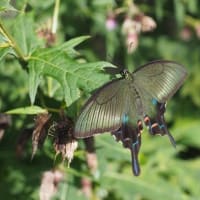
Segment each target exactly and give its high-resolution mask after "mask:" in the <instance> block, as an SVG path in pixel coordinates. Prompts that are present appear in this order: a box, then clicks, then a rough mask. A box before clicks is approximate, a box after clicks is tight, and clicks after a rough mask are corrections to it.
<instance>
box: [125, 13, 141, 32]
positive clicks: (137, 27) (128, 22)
mask: <svg viewBox="0 0 200 200" xmlns="http://www.w3.org/2000/svg"><path fill="white" fill-rule="evenodd" d="M140 31H141V23H140V22H138V21H136V20H133V19H131V18H129V17H128V18H126V19H125V20H124V22H123V24H122V33H123V34H124V35H128V34H129V33H139V32H140Z"/></svg>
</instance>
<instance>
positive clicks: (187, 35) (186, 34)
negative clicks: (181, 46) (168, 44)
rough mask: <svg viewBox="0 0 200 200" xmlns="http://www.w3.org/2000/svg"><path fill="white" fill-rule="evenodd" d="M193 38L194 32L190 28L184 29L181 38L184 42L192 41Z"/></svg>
mask: <svg viewBox="0 0 200 200" xmlns="http://www.w3.org/2000/svg"><path fill="white" fill-rule="evenodd" d="M191 36H192V31H191V29H190V28H189V27H184V28H183V29H182V30H181V32H180V37H181V39H182V40H184V41H188V40H190V38H191Z"/></svg>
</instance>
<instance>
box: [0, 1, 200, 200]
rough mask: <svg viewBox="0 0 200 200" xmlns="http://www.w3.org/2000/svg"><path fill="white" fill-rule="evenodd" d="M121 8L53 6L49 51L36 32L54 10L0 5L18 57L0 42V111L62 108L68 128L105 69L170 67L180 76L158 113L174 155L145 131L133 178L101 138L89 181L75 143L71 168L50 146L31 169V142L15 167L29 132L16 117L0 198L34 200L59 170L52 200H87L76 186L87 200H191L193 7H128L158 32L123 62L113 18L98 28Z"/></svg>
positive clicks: (199, 159)
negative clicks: (109, 25) (186, 33)
mask: <svg viewBox="0 0 200 200" xmlns="http://www.w3.org/2000/svg"><path fill="white" fill-rule="evenodd" d="M27 2H28V3H27ZM127 2H128V1H125V0H124V1H122V0H121V1H120V0H116V1H114V0H100V1H99V0H93V1H89V0H88V1H87V0H81V1H74V0H68V1H61V2H60V7H59V20H58V31H57V41H56V44H55V45H53V47H51V48H50V47H49V48H44V46H45V45H44V41H42V40H41V39H39V38H38V37H37V34H36V30H38V29H39V28H41V27H42V26H43V24H45V23H46V22H47V20H48V19H50V18H51V17H52V15H53V10H54V6H55V5H54V4H55V1H53V0H46V1H34V0H30V1H26V0H21V1H13V2H12V4H10V3H9V2H8V1H6V0H4V1H1V3H0V12H1V23H2V24H4V27H6V30H7V32H8V33H9V35H11V36H12V38H13V41H15V42H16V44H17V45H18V47H19V48H20V51H16V49H14V48H13V46H11V45H10V43H9V41H8V40H7V38H5V36H4V35H3V34H0V45H1V46H0V47H1V48H0V112H5V111H7V110H12V109H15V108H19V107H27V106H30V105H31V104H35V105H38V106H40V107H41V108H44V109H47V110H49V111H50V112H51V110H59V109H60V108H62V107H64V108H65V109H66V113H67V114H68V115H69V116H71V117H72V118H73V119H74V120H75V118H76V116H77V113H78V112H79V110H80V106H81V105H82V104H83V101H85V100H86V99H87V97H88V96H89V94H90V92H91V91H93V90H94V89H96V88H98V87H99V86H101V85H102V84H104V83H105V82H107V81H108V80H110V79H111V77H110V75H108V74H105V73H102V72H103V68H104V67H106V66H112V64H111V63H114V64H115V65H117V66H120V67H126V68H128V69H129V70H133V69H135V68H136V67H137V66H139V65H141V64H145V63H146V62H148V61H151V60H155V59H166V60H174V61H176V62H179V63H181V64H183V65H184V66H185V67H186V68H187V70H188V73H189V76H188V78H187V80H186V82H185V83H184V86H183V87H182V88H181V90H179V91H178V93H177V94H176V95H175V96H174V97H173V98H172V99H171V100H170V101H169V102H168V105H167V112H166V119H167V122H168V124H169V129H170V131H171V133H172V135H173V136H174V138H175V140H176V141H177V148H176V149H173V148H172V147H171V145H170V143H169V141H168V138H166V137H151V136H149V135H148V134H147V132H144V133H143V135H142V147H141V152H140V163H141V169H142V173H141V175H140V176H139V177H134V176H133V175H132V172H131V163H130V160H131V158H130V152H129V151H128V150H127V149H124V148H122V146H121V144H120V143H116V142H115V141H114V139H113V138H112V137H111V136H110V134H103V135H101V136H98V137H96V147H97V157H98V162H99V169H98V172H97V174H95V175H92V174H90V172H89V170H88V168H87V166H86V163H85V153H84V148H83V146H84V145H83V144H82V142H81V141H80V147H79V150H78V151H77V152H76V153H75V158H74V160H73V162H72V164H71V167H70V168H67V165H63V164H61V163H60V162H56V163H55V162H54V154H55V152H54V149H53V146H52V142H51V140H47V141H46V142H45V144H44V147H43V148H42V149H41V150H40V151H39V152H38V153H37V155H36V157H35V158H34V160H33V161H32V162H31V161H30V155H31V143H30V144H28V145H27V150H26V152H24V155H23V158H21V159H18V158H17V157H16V155H15V146H16V143H17V140H18V137H19V134H20V132H21V130H22V129H23V128H24V127H29V126H32V125H33V116H30V115H26V114H25V113H27V112H26V111H25V113H23V111H22V110H20V111H17V112H16V113H18V115H13V116H12V125H11V127H10V128H9V129H7V130H6V133H5V135H4V137H3V139H2V140H1V143H0V163H1V164H0V180H1V181H0V194H1V198H2V199H17V198H18V199H22V200H23V199H38V198H39V196H38V190H39V186H40V180H41V175H42V173H43V172H44V171H45V170H50V169H52V168H56V167H58V168H62V170H64V172H66V177H65V180H64V181H62V183H61V184H60V185H59V191H58V193H57V194H56V196H55V198H54V199H77V200H78V199H86V198H85V197H84V196H83V195H82V193H81V191H80V187H81V186H80V180H81V178H82V177H88V178H90V179H91V180H92V182H93V197H92V198H93V199H105V200H106V199H113V200H122V199H123V200H130V199H138V200H139V199H142V200H146V199H148V200H149V199H154V200H155V199H163V200H165V199H166V200H168V199H171V200H173V199H174V200H177V199H199V198H200V185H199V180H200V134H199V133H200V119H199V118H200V78H199V75H200V38H199V37H198V36H197V35H196V34H195V26H196V25H198V23H199V24H200V13H199V10H200V4H199V1H198V0H169V1H166V0H154V1H153V0H152V1H134V2H135V4H136V5H137V6H138V7H139V8H140V9H141V10H142V11H143V12H144V13H145V14H146V15H149V16H151V17H153V18H154V19H155V21H156V23H157V28H156V29H155V30H154V31H153V32H150V33H142V34H141V35H140V38H139V46H138V48H137V49H136V51H135V52H134V53H132V54H127V49H126V47H125V45H124V40H123V37H122V35H121V31H120V26H121V21H122V19H121V18H119V19H118V27H117V29H116V30H114V31H108V30H107V29H106V27H105V21H106V16H107V14H108V12H109V10H111V9H116V8H123V7H126V5H127ZM25 5H26V6H25ZM13 13H14V14H13ZM185 26H187V27H190V29H191V36H190V38H189V39H187V40H183V39H182V38H181V37H180V32H181V31H182V30H183V28H184V27H185ZM84 35H85V36H84ZM80 36H82V37H80ZM87 36H90V38H88V37H87ZM77 45H79V46H78V47H77ZM75 48H76V50H75ZM108 61H109V62H108ZM113 67H114V66H113ZM38 87H39V89H38ZM80 97H82V98H81V99H80ZM31 112H32V111H31ZM19 113H20V114H19ZM32 113H34V112H32ZM54 118H55V119H56V114H55V116H54Z"/></svg>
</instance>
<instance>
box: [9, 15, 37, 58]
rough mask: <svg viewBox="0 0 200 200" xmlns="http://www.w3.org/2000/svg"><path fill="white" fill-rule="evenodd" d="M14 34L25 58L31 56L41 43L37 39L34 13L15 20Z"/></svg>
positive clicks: (19, 16)
mask: <svg viewBox="0 0 200 200" xmlns="http://www.w3.org/2000/svg"><path fill="white" fill-rule="evenodd" d="M12 33H13V37H14V39H15V41H16V43H17V45H18V46H19V47H20V49H21V50H22V52H23V54H24V56H28V55H30V54H31V53H32V52H33V51H34V50H35V49H36V48H37V47H38V46H39V45H40V43H41V41H39V39H38V38H37V37H36V31H35V30H34V20H33V14H32V13H29V14H25V13H21V14H20V15H18V16H17V17H16V19H15V20H14V24H13V27H12Z"/></svg>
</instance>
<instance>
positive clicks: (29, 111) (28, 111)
mask: <svg viewBox="0 0 200 200" xmlns="http://www.w3.org/2000/svg"><path fill="white" fill-rule="evenodd" d="M6 113H7V114H24V115H35V114H40V113H47V110H46V109H43V108H41V107H39V106H27V107H22V108H16V109H12V110H9V111H6Z"/></svg>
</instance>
